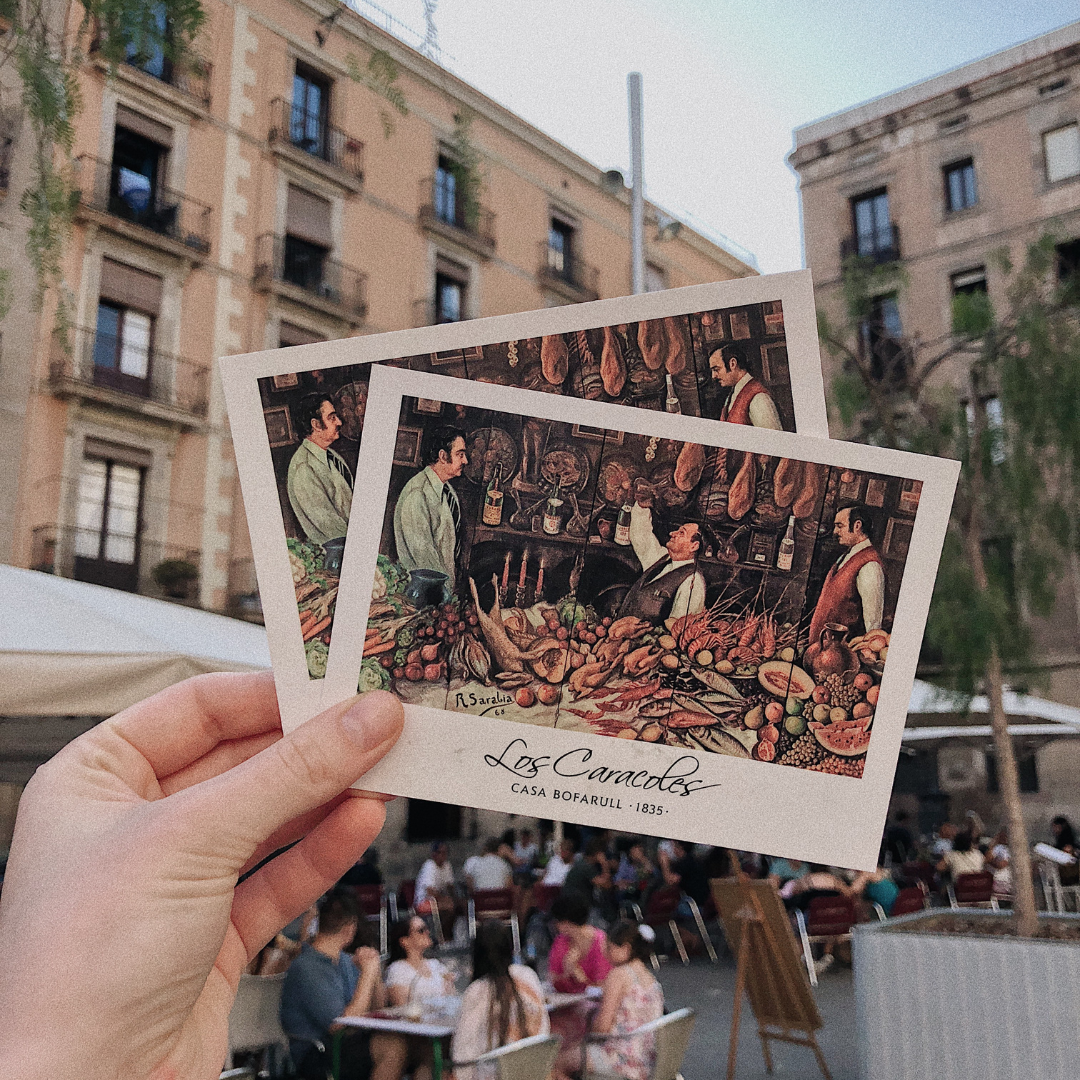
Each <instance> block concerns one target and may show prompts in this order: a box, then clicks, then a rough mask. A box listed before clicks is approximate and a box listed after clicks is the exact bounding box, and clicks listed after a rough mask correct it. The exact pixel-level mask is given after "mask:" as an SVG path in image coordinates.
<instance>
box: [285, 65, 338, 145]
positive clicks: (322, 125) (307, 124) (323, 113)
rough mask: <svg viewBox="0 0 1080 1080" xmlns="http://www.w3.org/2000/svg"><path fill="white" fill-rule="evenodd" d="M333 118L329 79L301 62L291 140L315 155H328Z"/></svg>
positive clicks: (291, 126) (296, 84) (295, 90)
mask: <svg viewBox="0 0 1080 1080" xmlns="http://www.w3.org/2000/svg"><path fill="white" fill-rule="evenodd" d="M329 119H330V82H329V80H328V79H327V78H326V77H325V76H323V75H320V74H319V73H318V72H317V71H313V70H312V69H311V68H308V67H305V66H304V65H303V64H297V65H296V74H294V75H293V98H292V120H291V123H290V126H289V139H290V141H291V142H292V144H293V145H294V146H298V147H300V149H301V150H306V151H307V152H308V153H309V154H311V155H313V156H314V157H321V158H324V157H326V153H327V145H328V143H327V137H326V136H327V123H328V121H329Z"/></svg>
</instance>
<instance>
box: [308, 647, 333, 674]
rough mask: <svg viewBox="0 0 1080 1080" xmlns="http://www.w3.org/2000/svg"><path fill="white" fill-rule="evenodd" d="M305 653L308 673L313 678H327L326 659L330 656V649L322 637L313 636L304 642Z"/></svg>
mask: <svg viewBox="0 0 1080 1080" xmlns="http://www.w3.org/2000/svg"><path fill="white" fill-rule="evenodd" d="M304 655H305V656H306V657H307V669H308V675H310V676H311V678H313V679H325V678H326V661H327V658H328V657H329V656H330V649H329V648H328V647H327V646H326V644H325V643H324V642H323V640H322V638H313V639H312V640H311V641H306V642H304Z"/></svg>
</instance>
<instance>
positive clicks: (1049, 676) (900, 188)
mask: <svg viewBox="0 0 1080 1080" xmlns="http://www.w3.org/2000/svg"><path fill="white" fill-rule="evenodd" d="M794 141H795V146H794V149H793V151H792V153H791V155H790V157H789V159H788V160H789V163H790V164H791V166H792V168H793V169H794V170H795V171H796V172H797V174H798V176H799V186H800V191H801V197H802V214H803V237H804V247H805V257H806V263H807V265H808V266H809V267H810V268H811V270H812V271H813V274H814V283H815V294H816V299H817V303H818V307H819V309H820V310H822V311H823V312H825V313H826V314H827V315H828V316H829V318H830V319H831V320H832V321H833V322H834V324H837V325H842V324H843V322H844V319H845V313H844V298H843V294H842V280H841V273H842V268H843V265H844V262H845V260H847V259H848V258H849V257H850V256H860V257H862V258H864V259H868V260H870V261H871V262H873V263H878V264H884V263H893V262H899V263H900V264H901V266H902V268H903V276H904V283H903V285H902V286H901V287H899V288H897V289H896V290H895V291H892V290H890V291H888V292H886V293H884V294H882V295H880V296H877V297H875V298H874V303H873V311H872V314H871V317H870V318H869V319H868V320H866V322H865V323H864V324H862V326H861V327H860V328H859V341H858V343H857V344H858V347H859V348H860V349H862V350H865V352H864V355H866V356H867V357H868V358H869V359H870V360H871V362H881V363H888V358H889V356H890V350H891V349H896V348H898V343H899V342H900V341H901V339H903V340H906V341H909V342H910V341H914V342H915V343H917V344H921V345H926V346H931V347H933V346H934V345H944V344H946V343H947V342H948V340H949V335H950V331H951V313H952V301H953V297H954V296H955V295H957V294H958V293H963V292H973V291H985V292H986V293H987V294H988V295H989V297H990V300H991V302H992V303H993V304H994V305H995V307H998V308H1003V307H1004V306H1005V302H1006V297H1005V290H1006V278H1005V274H1004V272H1003V271H1002V270H1001V269H1000V265H999V263H998V261H997V259H996V253H997V252H998V251H1001V250H1004V251H1006V252H1007V253H1008V254H1009V256H1010V257H1011V259H1012V261H1013V263H1014V264H1020V263H1021V262H1022V261H1023V259H1024V254H1025V249H1026V247H1027V245H1028V244H1030V243H1031V242H1032V241H1034V240H1036V239H1037V238H1039V237H1040V236H1042V235H1043V234H1045V233H1051V234H1052V235H1053V236H1054V237H1055V241H1056V243H1057V252H1058V258H1059V263H1060V268H1061V271H1062V272H1067V271H1072V270H1075V269H1076V267H1077V266H1078V265H1080V23H1073V24H1072V25H1070V26H1066V27H1063V28H1061V29H1059V30H1056V31H1054V32H1052V33H1049V34H1045V35H1043V36H1041V37H1038V38H1035V39H1033V40H1032V41H1029V42H1026V43H1024V44H1021V45H1018V46H1016V47H1014V48H1011V49H1007V50H1004V51H1003V52H999V53H996V54H994V55H992V56H989V57H986V58H984V59H982V60H978V61H975V62H974V63H971V64H967V65H964V66H962V67H960V68H957V69H955V70H953V71H949V72H946V73H945V74H943V75H939V76H937V77H935V78H933V79H930V80H927V81H925V82H922V83H919V84H917V85H914V86H910V87H907V88H905V89H902V90H899V91H897V92H895V93H892V94H888V95H885V96H884V97H881V98H877V99H874V100H872V101H870V102H867V103H865V104H862V105H859V106H857V107H855V108H852V109H849V110H846V111H844V112H840V113H837V114H835V115H833V116H829V117H826V118H824V119H822V120H819V121H816V122H814V123H811V124H808V125H806V126H804V127H801V128H798V129H796V131H795V133H794ZM927 355H929V354H927ZM822 361H823V363H824V364H825V376H826V385H828V384H829V381H830V379H831V377H832V376H833V375H834V374H835V368H834V367H833V366H832V365H834V364H835V363H836V361H835V360H832V359H831V358H830V357H829V355H828V354H827V353H826V352H825V351H824V350H823V351H822ZM935 377H936V378H937V379H939V380H942V381H946V380H955V379H956V378H957V377H958V372H957V370H956V369H955V368H950V367H949V365H948V363H946V364H944V365H942V367H941V368H940V369H939V371H938V372H937V374H936V376H935ZM1058 591H1059V600H1058V605H1057V608H1056V611H1055V614H1054V616H1053V617H1052V618H1050V619H1047V620H1043V621H1041V622H1040V623H1039V624H1038V625H1037V626H1036V651H1037V662H1038V665H1039V667H1040V669H1041V671H1040V673H1039V676H1038V678H1037V679H1036V680H1035V688H1036V689H1037V692H1039V693H1042V694H1044V695H1045V696H1047V697H1049V698H1051V699H1054V700H1057V701H1061V702H1064V703H1066V704H1076V703H1077V702H1078V701H1080V574H1078V573H1077V568H1076V567H1075V566H1074V567H1073V568H1072V572H1067V573H1066V574H1065V575H1064V576H1063V578H1062V580H1061V582H1060V585H1059V590H1058ZM985 743H986V741H985V740H983V742H982V743H981V744H980V743H978V741H977V740H976V741H974V742H972V741H964V740H960V741H956V740H953V741H951V742H950V743H948V744H945V743H943V744H942V746H941V747H939V748H934V749H932V750H926V751H921V752H920V754H919V755H907V756H903V757H902V758H901V762H900V770H899V772H898V782H897V789H896V790H897V792H898V793H899V794H900V798H901V802H903V799H904V797H905V792H906V793H907V795H910V796H912V798H914V796H915V794H918V795H919V797H920V798H922V799H923V800H924V807H925V800H926V799H928V798H929V799H930V801H931V803H932V802H933V799H934V798H935V797H937V798H939V799H940V800H941V805H946V804H947V802H948V797H949V796H952V797H953V801H954V802H956V803H957V804H958V805H960V804H963V805H967V806H976V807H978V808H979V809H981V810H990V808H991V807H993V806H994V805H995V798H994V797H993V793H994V792H995V791H996V787H995V786H994V785H995V784H996V777H995V773H994V767H993V761H992V757H988V756H987V753H986V752H987V745H985ZM1019 753H1020V758H1021V779H1022V784H1023V786H1024V787H1025V789H1026V793H1025V802H1026V806H1027V812H1028V813H1029V815H1030V818H1031V823H1032V825H1033V827H1034V828H1035V829H1036V830H1037V831H1043V830H1045V827H1046V824H1047V820H1048V818H1049V816H1050V815H1052V814H1053V813H1056V812H1061V808H1062V806H1065V807H1066V808H1068V807H1073V808H1074V809H1075V810H1080V803H1077V796H1076V792H1075V776H1076V768H1077V767H1080V743H1077V741H1076V740H1066V741H1056V742H1053V743H1051V744H1049V745H1043V744H1042V743H1039V742H1032V743H1031V744H1030V745H1028V744H1025V745H1023V746H1020V747H1019ZM1070 778H1071V779H1070ZM909 809H915V805H914V803H911V805H909ZM942 816H943V815H942Z"/></svg>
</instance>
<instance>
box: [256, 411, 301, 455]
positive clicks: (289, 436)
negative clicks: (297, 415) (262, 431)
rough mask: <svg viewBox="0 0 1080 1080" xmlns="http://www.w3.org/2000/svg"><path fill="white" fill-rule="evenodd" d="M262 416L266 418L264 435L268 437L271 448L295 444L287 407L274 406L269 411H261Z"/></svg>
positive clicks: (294, 434) (294, 435)
mask: <svg viewBox="0 0 1080 1080" xmlns="http://www.w3.org/2000/svg"><path fill="white" fill-rule="evenodd" d="M263 415H264V416H265V417H266V434H267V435H268V436H269V439H270V446H271V448H277V447H279V446H292V444H293V443H294V442H296V433H295V432H294V431H293V425H292V417H291V416H290V415H289V406H288V405H275V406H274V407H273V408H271V409H263Z"/></svg>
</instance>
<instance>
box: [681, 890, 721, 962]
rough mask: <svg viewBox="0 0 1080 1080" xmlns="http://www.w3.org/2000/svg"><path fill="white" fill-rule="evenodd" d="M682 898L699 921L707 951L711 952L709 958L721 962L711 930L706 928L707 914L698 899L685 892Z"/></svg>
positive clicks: (698, 926) (698, 925) (699, 930)
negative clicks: (703, 911) (703, 912)
mask: <svg viewBox="0 0 1080 1080" xmlns="http://www.w3.org/2000/svg"><path fill="white" fill-rule="evenodd" d="M682 898H683V900H685V901H686V902H687V904H689V905H690V914H691V915H693V916H694V922H695V923H697V928H698V932H699V933H700V934H701V940H702V942H703V943H704V945H705V951H706V952H707V953H708V954H709V959H710V960H711V961H712V962H713V963H714V964H716V963H719V957H718V956H717V955H716V949H715V948H713V943H712V938H711V937H709V931H708V930H706V929H705V916H704V915H703V914H702V911H701V908H699V907H698V905H697V901H696V900H695V899H694V898H693V897H692V896H687V895H686V894H685V893H684V894H683V897H682ZM710 903H711V901H710Z"/></svg>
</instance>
